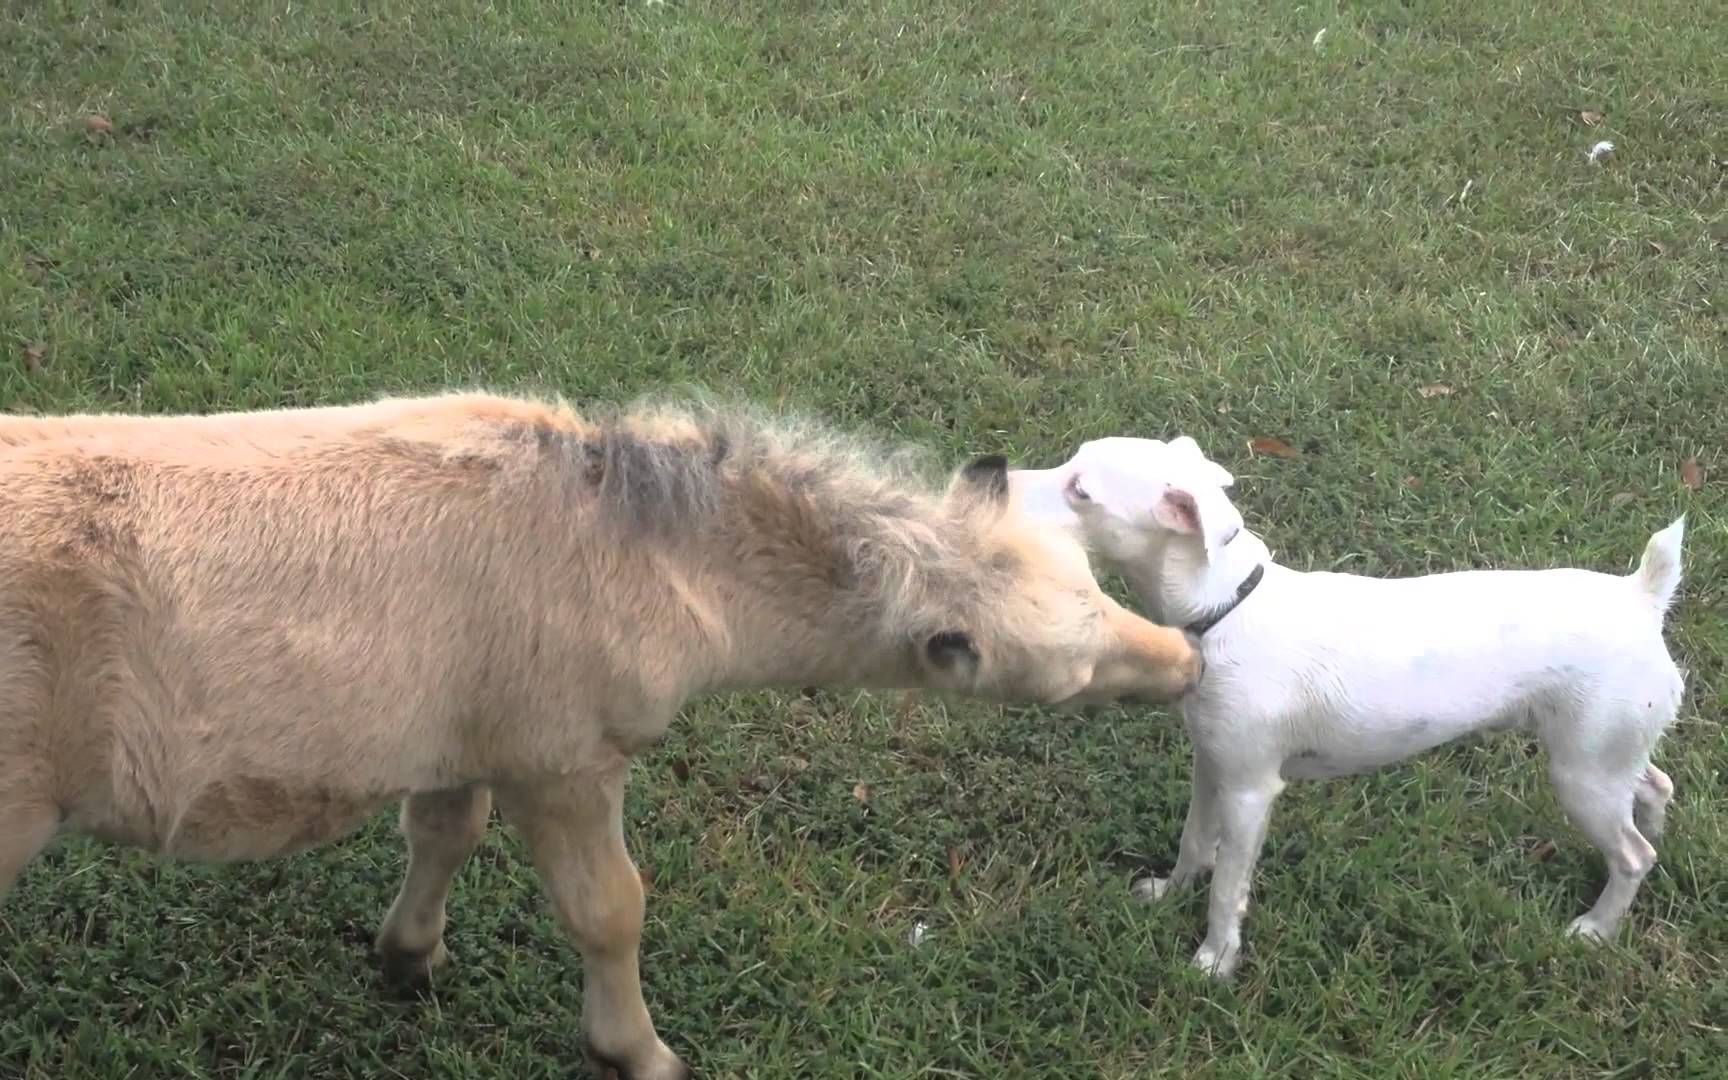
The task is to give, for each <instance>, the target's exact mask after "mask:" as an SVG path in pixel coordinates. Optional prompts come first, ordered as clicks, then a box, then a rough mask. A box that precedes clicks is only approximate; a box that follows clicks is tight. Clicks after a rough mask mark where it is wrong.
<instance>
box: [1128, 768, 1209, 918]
mask: <svg viewBox="0 0 1728 1080" xmlns="http://www.w3.org/2000/svg"><path fill="white" fill-rule="evenodd" d="M1193 775H1194V789H1193V791H1191V792H1190V793H1189V795H1188V820H1187V821H1185V822H1183V824H1182V842H1181V846H1180V848H1179V849H1178V850H1177V852H1176V865H1175V867H1173V868H1172V869H1171V871H1170V876H1169V877H1167V878H1159V877H1144V878H1141V879H1140V880H1139V881H1136V882H1135V883H1134V898H1135V899H1136V900H1141V901H1147V902H1150V901H1153V900H1162V899H1163V898H1164V897H1165V896H1166V895H1168V894H1169V892H1170V890H1172V889H1182V888H1186V887H1187V886H1188V885H1189V884H1190V883H1191V882H1193V880H1194V879H1195V878H1197V877H1199V876H1200V875H1201V874H1204V873H1205V872H1206V871H1208V870H1210V869H1212V865H1213V863H1214V862H1215V861H1216V859H1217V855H1218V776H1219V769H1218V767H1217V765H1216V764H1215V763H1213V762H1212V761H1211V760H1210V758H1209V757H1208V756H1207V755H1206V753H1205V752H1204V751H1203V750H1202V749H1201V748H1200V747H1199V745H1196V746H1195V747H1194V770H1193Z"/></svg>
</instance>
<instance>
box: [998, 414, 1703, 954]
mask: <svg viewBox="0 0 1728 1080" xmlns="http://www.w3.org/2000/svg"><path fill="white" fill-rule="evenodd" d="M1231 483H1233V479H1232V477H1231V475H1230V474H1229V473H1228V472H1226V471H1225V470H1224V469H1223V468H1222V467H1220V466H1219V465H1217V464H1216V463H1214V462H1212V461H1209V460H1207V458H1206V456H1205V455H1204V454H1202V453H1201V452H1200V449H1199V447H1198V446H1197V445H1196V444H1195V443H1194V440H1192V439H1190V438H1186V437H1184V438H1179V439H1175V440H1173V441H1171V442H1169V443H1164V442H1160V441H1158V440H1153V439H1127V438H1116V439H1100V440H1097V441H1095V442H1089V443H1086V444H1085V445H1083V446H1082V447H1081V448H1080V450H1079V452H1078V453H1076V454H1075V456H1074V458H1073V459H1072V460H1071V461H1069V462H1068V463H1067V464H1065V465H1062V466H1061V467H1059V468H1055V469H1045V470H1020V471H1016V472H1013V473H1011V474H1010V484H1011V486H1012V487H1013V488H1014V489H1015V491H1016V492H1017V493H1018V495H1019V497H1020V499H1021V502H1022V504H1023V505H1024V506H1025V508H1026V509H1027V510H1028V511H1030V512H1031V513H1033V514H1035V515H1037V516H1040V517H1043V518H1046V519H1048V520H1051V521H1054V522H1057V523H1060V524H1062V525H1064V526H1066V527H1069V528H1073V529H1077V530H1078V531H1079V532H1080V534H1081V535H1082V537H1083V538H1084V539H1085V540H1086V542H1087V544H1088V546H1089V547H1090V548H1091V549H1092V550H1093V551H1094V552H1095V553H1096V554H1097V555H1098V556H1100V557H1101V559H1102V560H1103V561H1104V562H1105V563H1106V564H1108V566H1109V567H1110V568H1111V569H1113V570H1116V571H1117V572H1118V573H1120V574H1122V575H1123V577H1125V578H1126V579H1127V580H1128V582H1129V584H1130V585H1131V586H1132V587H1133V589H1134V590H1135V592H1136V593H1138V595H1139V597H1140V599H1141V600H1142V601H1143V602H1144V603H1145V604H1146V605H1147V606H1148V607H1149V608H1150V609H1151V612H1150V614H1151V615H1152V617H1153V618H1155V619H1157V620H1158V621H1160V622H1163V623H1166V624H1169V625H1180V626H1186V627H1188V628H1190V629H1191V630H1193V631H1194V632H1196V633H1198V634H1200V635H1202V636H1201V641H1202V643H1203V652H1204V656H1205V660H1206V675H1205V677H1204V678H1203V679H1202V680H1201V682H1200V685H1199V687H1198V688H1197V689H1196V690H1194V691H1193V692H1192V693H1191V694H1189V696H1188V697H1187V698H1186V699H1184V701H1183V705H1182V714H1183V719H1184V721H1185V722H1186V724H1187V728H1188V733H1189V735H1190V737H1191V739H1192V742H1193V748H1194V790H1193V794H1192V796H1191V798H1190V801H1189V806H1188V821H1187V824H1186V825H1185V826H1184V827H1183V830H1182V843H1181V849H1180V853H1179V854H1178V857H1177V859H1176V866H1175V869H1174V870H1173V871H1172V872H1171V874H1170V877H1169V878H1168V879H1166V880H1158V879H1146V880H1144V881H1141V882H1138V883H1136V885H1135V893H1136V895H1139V896H1141V897H1143V898H1145V899H1155V898H1159V897H1162V896H1164V894H1165V893H1166V892H1167V891H1168V890H1169V889H1170V888H1171V887H1172V886H1180V885H1184V884H1187V883H1188V882H1190V881H1192V880H1193V879H1194V878H1195V876H1196V875H1198V874H1200V873H1201V872H1203V871H1206V870H1212V872H1213V878H1212V895H1211V903H1210V906H1209V912H1208V917H1207V931H1206V940H1205V942H1204V944H1202V945H1201V946H1200V950H1199V951H1198V952H1197V953H1195V955H1194V963H1195V965H1196V966H1197V967H1199V968H1201V969H1202V970H1205V971H1207V972H1210V973H1212V974H1214V975H1217V976H1220V977H1228V976H1229V975H1230V974H1231V973H1232V972H1233V971H1234V970H1235V968H1236V964H1237V961H1238V959H1239V956H1240V951H1241V945H1242V917H1243V915H1244V913H1245V912H1246V910H1247V906H1248V885H1249V878H1250V876H1251V874H1252V872H1253V867H1254V862H1255V859H1256V857H1257V855H1258V853H1259V849H1260V846H1261V843H1262V841H1263V839H1264V837H1265V832H1266V823H1267V818H1268V816H1269V814H1270V811H1271V809H1272V802H1273V800H1274V799H1275V798H1277V796H1278V793H1279V792H1280V791H1282V790H1283V789H1284V786H1285V784H1286V783H1287V782H1288V781H1290V780H1297V779H1311V778H1319V777H1334V776H1344V775H1347V774H1350V773H1358V772H1365V771H1367V770H1370V769H1374V768H1376V767H1379V766H1383V765H1387V764H1390V763H1392V762H1395V761H1399V760H1400V759H1403V758H1406V757H1409V756H1410V755H1412V754H1415V753H1418V752H1420V751H1423V750H1427V749H1430V748H1432V747H1436V746H1439V745H1441V744H1442V743H1446V742H1450V741H1451V740H1453V739H1456V738H1458V737H1460V736H1462V735H1465V734H1467V733H1470V732H1475V731H1498V730H1506V729H1511V728H1516V729H1518V730H1521V731H1525V732H1528V733H1530V734H1532V735H1534V736H1536V737H1537V738H1538V739H1540V740H1541V742H1542V744H1543V746H1544V748H1545V749H1546V751H1547V754H1548V771H1549V776H1550V777H1551V778H1552V780H1553V783H1554V789H1555V793H1556V795H1557V796H1558V798H1559V801H1560V804H1561V805H1562V806H1563V807H1564V808H1565V810H1566V813H1567V814H1568V815H1569V816H1570V817H1571V819H1572V821H1573V823H1574V824H1576V825H1577V826H1578V828H1579V829H1580V830H1581V831H1582V832H1583V833H1584V834H1585V836H1587V837H1588V838H1589V839H1590V842H1591V843H1593V844H1595V845H1596V847H1598V848H1600V849H1601V851H1602V854H1603V856H1604V857H1605V858H1606V860H1607V863H1608V884H1607V886H1606V887H1605V888H1604V889H1603V890H1602V895H1601V896H1600V898H1598V899H1597V901H1596V904H1595V906H1594V907H1592V908H1591V909H1590V910H1589V912H1588V913H1586V914H1584V915H1582V916H1580V917H1579V918H1578V919H1576V920H1575V921H1574V922H1573V923H1572V925H1571V928H1570V931H1571V932H1572V933H1574V934H1580V935H1583V936H1584V937H1586V938H1593V939H1605V938H1608V937H1609V936H1611V935H1612V934H1613V933H1614V930H1615V927H1616V926H1617V925H1618V923H1619V922H1620V918H1621V916H1623V915H1624V914H1625V913H1626V910H1627V908H1628V907H1629V906H1630V905H1631V903H1632V897H1633V895H1634V894H1635V893H1636V892H1637V891H1638V886H1639V883H1640V882H1641V881H1642V880H1643V878H1644V875H1645V874H1647V873H1649V872H1650V869H1651V867H1652V866H1654V865H1655V862H1656V851H1655V849H1654V848H1652V847H1651V841H1652V840H1654V839H1655V838H1656V836H1657V834H1658V833H1659V832H1660V830H1661V828H1662V817H1663V811H1664V810H1665V809H1666V807H1667V804H1668V800H1669V799H1670V798H1671V797H1672V795H1673V790H1674V789H1673V785H1672V783H1671V782H1670V781H1669V779H1668V777H1667V775H1666V774H1665V773H1663V772H1662V770H1660V769H1658V768H1656V767H1655V766H1654V765H1652V764H1650V752H1651V750H1652V748H1654V746H1655V745H1656V741H1657V740H1658V739H1659V738H1660V737H1661V735H1662V732H1663V729H1664V728H1665V727H1666V726H1667V724H1668V723H1669V722H1670V721H1671V720H1673V718H1674V714H1675V712H1676V710H1677V709H1678V707H1679V703H1680V695H1681V675H1680V671H1679V669H1678V668H1676V667H1675V665H1674V661H1673V660H1672V659H1671V658H1670V657H1669V655H1668V650H1667V648H1666V647H1665V646H1664V644H1663V641H1662V619H1663V614H1664V612H1665V611H1666V610H1667V608H1668V605H1669V602H1670V601H1671V600H1672V598H1673V596H1674V590H1675V588H1676V587H1677V586H1678V585H1679V583H1680V541H1681V534H1682V531H1683V529H1684V527H1685V518H1684V517H1682V518H1681V519H1680V520H1678V521H1676V522H1674V524H1672V525H1670V526H1669V527H1668V528H1666V529H1664V530H1662V531H1661V532H1659V533H1657V534H1656V535H1655V536H1654V537H1652V538H1651V540H1650V542H1649V544H1648V545H1647V546H1646V547H1645V549H1644V557H1643V560H1642V562H1640V563H1639V565H1638V569H1637V571H1636V572H1634V573H1633V574H1632V575H1631V576H1629V577H1617V576H1612V575H1608V574H1600V573H1595V572H1592V571H1588V570H1544V571H1473V572H1468V573H1451V574H1433V575H1429V576H1426V577H1417V578H1397V579H1379V578H1368V577H1358V576H1355V575H1351V574H1333V573H1302V572H1299V571H1296V570H1291V569H1289V568H1287V567H1282V566H1279V565H1278V564H1277V563H1275V562H1273V561H1272V557H1271V554H1270V553H1269V552H1268V550H1267V548H1266V545H1265V544H1264V543H1262V542H1261V540H1260V538H1259V537H1257V536H1255V535H1254V534H1253V533H1251V532H1249V531H1247V530H1246V529H1244V528H1243V527H1242V517H1241V515H1240V514H1239V513H1238V512H1237V511H1236V508H1235V507H1234V506H1232V505H1231V503H1230V500H1229V498H1228V497H1227V496H1226V495H1225V492H1224V489H1225V488H1226V487H1228V486H1230V485H1231Z"/></svg>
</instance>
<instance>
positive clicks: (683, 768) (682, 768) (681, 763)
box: [672, 758, 690, 784]
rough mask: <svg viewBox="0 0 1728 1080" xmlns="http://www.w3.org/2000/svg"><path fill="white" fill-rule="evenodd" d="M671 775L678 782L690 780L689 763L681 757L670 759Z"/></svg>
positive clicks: (683, 782) (682, 782)
mask: <svg viewBox="0 0 1728 1080" xmlns="http://www.w3.org/2000/svg"><path fill="white" fill-rule="evenodd" d="M672 775H673V776H675V777H677V778H678V782H679V783H680V784H686V783H689V782H690V763H689V762H688V761H685V760H684V759H683V758H674V759H672Z"/></svg>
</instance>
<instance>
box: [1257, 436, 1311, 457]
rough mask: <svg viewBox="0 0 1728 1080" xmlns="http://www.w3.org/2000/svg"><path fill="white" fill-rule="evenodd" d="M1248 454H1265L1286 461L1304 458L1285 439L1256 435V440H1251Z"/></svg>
mask: <svg viewBox="0 0 1728 1080" xmlns="http://www.w3.org/2000/svg"><path fill="white" fill-rule="evenodd" d="M1248 452H1249V453H1250V454H1265V455H1267V456H1268V457H1276V458H1286V459H1289V458H1293V457H1301V456H1302V454H1301V452H1300V451H1299V450H1297V449H1296V448H1295V447H1294V446H1291V445H1290V444H1289V443H1287V442H1285V441H1284V440H1283V439H1274V438H1273V437H1272V436H1270V435H1256V436H1255V437H1254V438H1252V439H1249V440H1248Z"/></svg>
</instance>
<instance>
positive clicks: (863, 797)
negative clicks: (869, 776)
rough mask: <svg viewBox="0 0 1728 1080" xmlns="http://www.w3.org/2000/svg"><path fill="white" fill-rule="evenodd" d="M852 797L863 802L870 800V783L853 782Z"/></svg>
mask: <svg viewBox="0 0 1728 1080" xmlns="http://www.w3.org/2000/svg"><path fill="white" fill-rule="evenodd" d="M852 797H853V798H854V799H857V800H858V801H859V802H861V803H867V802H869V801H870V785H869V784H853V785H852Z"/></svg>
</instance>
